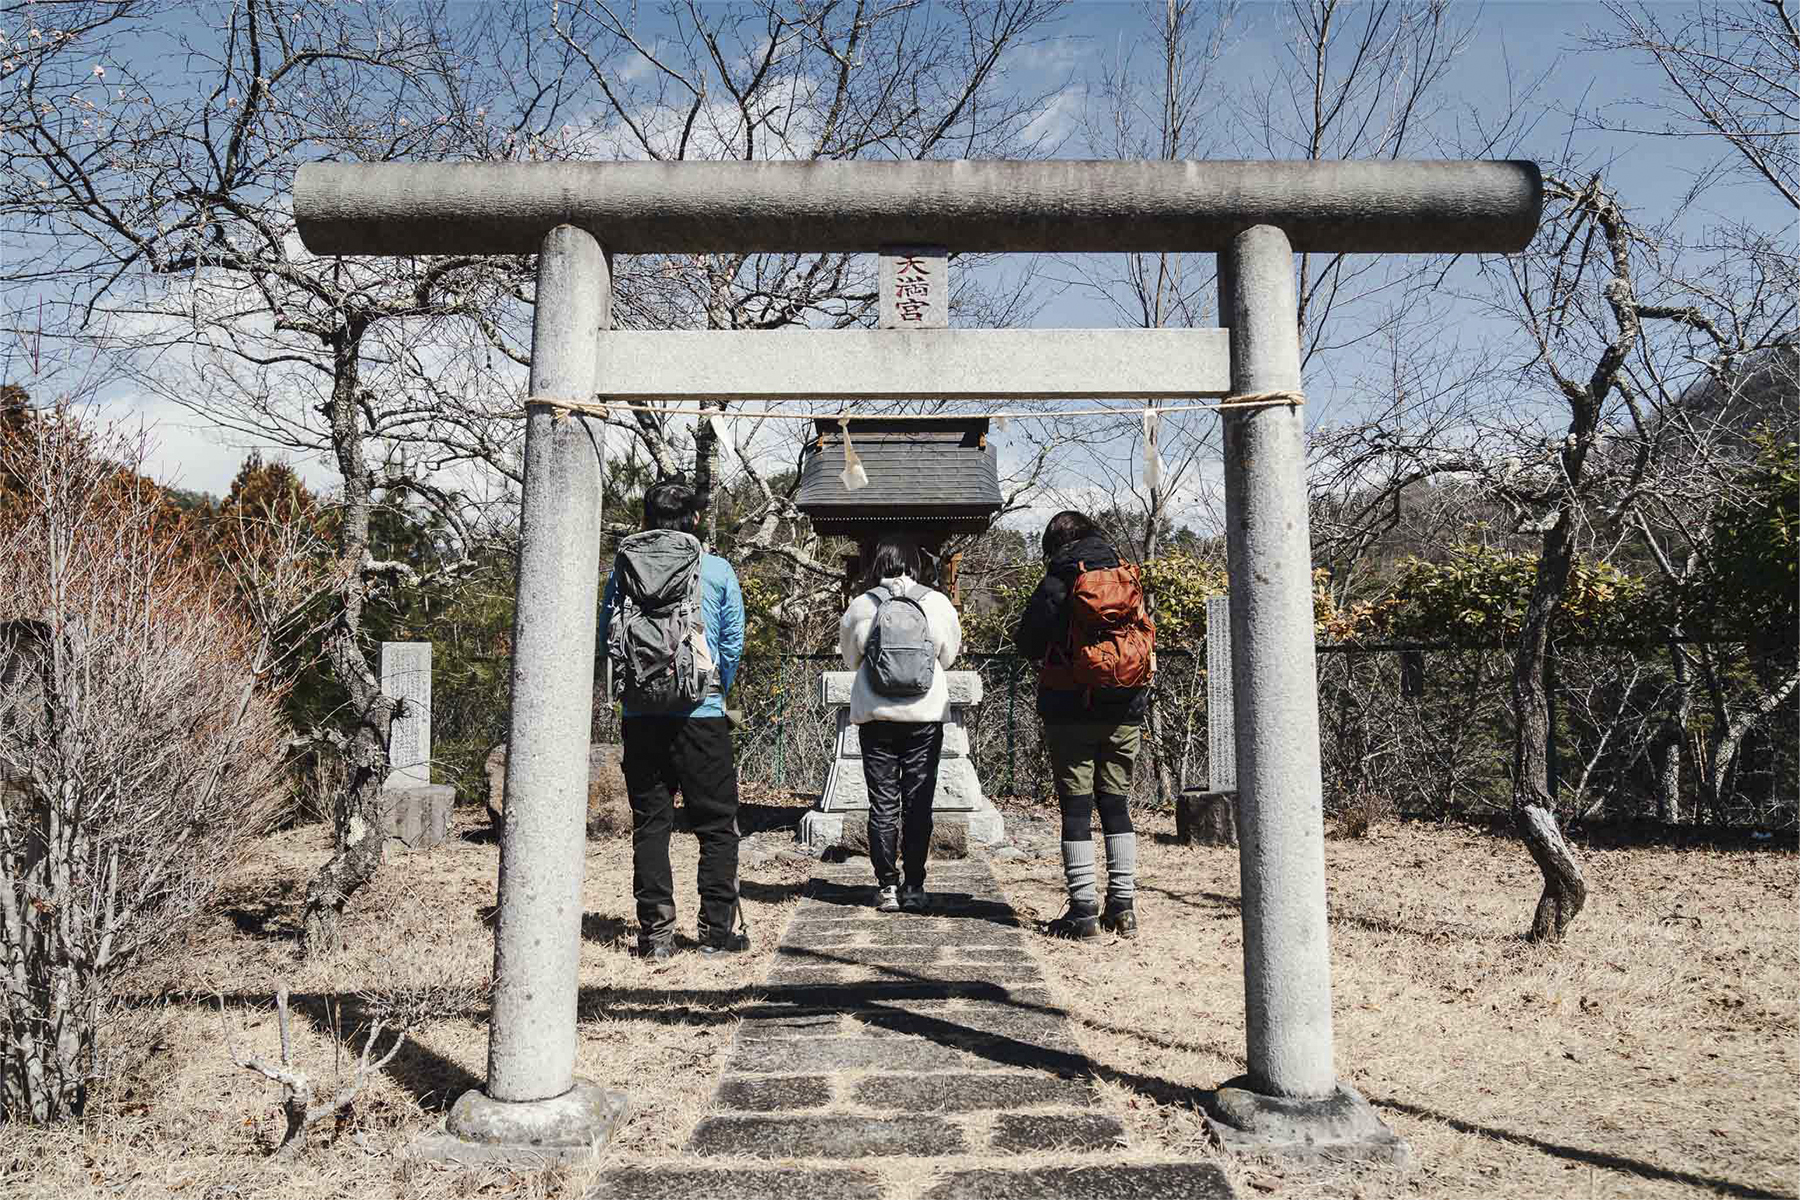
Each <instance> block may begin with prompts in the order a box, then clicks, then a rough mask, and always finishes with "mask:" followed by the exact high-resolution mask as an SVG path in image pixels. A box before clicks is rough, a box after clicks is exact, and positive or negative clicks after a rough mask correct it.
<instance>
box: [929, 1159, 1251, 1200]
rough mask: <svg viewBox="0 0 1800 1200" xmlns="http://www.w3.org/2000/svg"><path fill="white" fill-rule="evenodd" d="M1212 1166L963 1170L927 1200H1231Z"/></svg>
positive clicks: (1228, 1186)
mask: <svg viewBox="0 0 1800 1200" xmlns="http://www.w3.org/2000/svg"><path fill="white" fill-rule="evenodd" d="M1231 1196H1232V1192H1231V1184H1230V1183H1229V1182H1228V1181H1227V1180H1226V1178H1225V1173H1224V1172H1223V1171H1221V1170H1219V1168H1217V1167H1215V1166H1213V1165H1212V1164H1211V1163H1149V1164H1139V1163H1118V1164H1109V1165H1105V1166H1093V1167H1037V1168H1033V1169H1031V1170H1025V1171H1008V1170H1004V1169H998V1168H987V1169H983V1170H977V1171H958V1172H956V1173H954V1174H952V1175H951V1176H949V1178H947V1179H944V1180H942V1181H941V1182H939V1183H938V1185H937V1186H936V1187H934V1188H932V1189H931V1190H930V1191H928V1192H926V1193H925V1200H1231Z"/></svg>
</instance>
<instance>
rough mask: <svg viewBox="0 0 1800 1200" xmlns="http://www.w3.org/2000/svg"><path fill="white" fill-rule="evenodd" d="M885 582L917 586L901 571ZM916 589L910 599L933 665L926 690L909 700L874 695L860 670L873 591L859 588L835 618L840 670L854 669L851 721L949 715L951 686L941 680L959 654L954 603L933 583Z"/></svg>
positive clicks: (959, 622) (872, 620)
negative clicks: (930, 645) (926, 634)
mask: <svg viewBox="0 0 1800 1200" xmlns="http://www.w3.org/2000/svg"><path fill="white" fill-rule="evenodd" d="M890 583H897V584H898V585H900V586H901V587H905V588H908V589H911V588H914V587H916V586H917V585H915V584H914V583H913V581H912V579H911V578H910V577H908V576H905V575H902V576H901V577H900V578H899V579H898V580H897V581H890ZM920 591H921V592H922V593H923V594H922V595H918V596H915V597H914V599H916V600H917V601H918V602H919V607H921V608H923V609H924V610H925V621H926V623H927V624H928V625H929V626H930V628H931V640H932V641H933V642H935V643H936V644H937V663H938V669H937V670H936V671H933V672H932V674H931V689H930V690H929V691H927V692H926V693H925V694H924V695H923V696H915V697H913V698H912V699H910V700H896V699H894V698H893V697H891V696H883V695H880V694H878V693H877V692H876V691H875V689H873V688H871V687H870V686H869V674H868V672H867V671H864V670H862V660H863V647H865V646H867V645H868V644H869V631H870V629H872V628H873V627H874V624H875V605H876V598H875V594H874V593H873V592H864V593H863V594H862V595H860V596H858V597H857V598H856V599H854V600H852V601H851V602H850V607H849V608H847V609H845V610H844V616H843V619H842V620H841V621H839V622H838V648H839V649H840V650H842V651H843V654H844V667H845V669H846V670H850V671H855V672H856V682H855V683H854V684H852V685H851V688H850V720H851V722H852V723H853V724H857V725H861V724H863V723H865V722H867V721H943V720H946V719H948V718H949V716H950V687H949V685H948V684H947V683H945V682H944V672H945V671H948V670H949V669H950V664H951V663H953V662H955V661H956V656H957V655H958V654H960V653H962V620H961V618H959V617H958V616H957V615H956V606H955V605H953V604H951V603H950V597H948V596H946V595H944V593H942V592H940V591H937V590H935V589H933V588H921V589H920Z"/></svg>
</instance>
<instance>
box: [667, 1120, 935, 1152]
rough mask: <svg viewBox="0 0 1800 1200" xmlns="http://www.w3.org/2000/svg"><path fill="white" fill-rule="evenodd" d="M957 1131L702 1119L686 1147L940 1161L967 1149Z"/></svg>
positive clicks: (907, 1124)
mask: <svg viewBox="0 0 1800 1200" xmlns="http://www.w3.org/2000/svg"><path fill="white" fill-rule="evenodd" d="M968 1148H969V1146H968V1142H967V1141H966V1140H965V1139H964V1137H963V1132H962V1130H961V1129H960V1128H959V1127H957V1126H955V1125H952V1124H951V1123H950V1122H948V1121H946V1120H944V1118H942V1117H934V1116H921V1115H918V1114H911V1113H908V1114H900V1115H896V1116H889V1117H858V1116H848V1115H845V1114H843V1113H821V1114H818V1115H815V1116H806V1117H724V1116H716V1117H706V1118H704V1119H703V1120H701V1122H700V1125H699V1127H698V1128H696V1129H695V1130H694V1136H693V1138H692V1139H691V1140H690V1141H689V1142H688V1149H689V1150H690V1151H691V1152H693V1153H695V1154H717V1155H725V1154H732V1155H748V1156H752V1157H756V1158H826V1159H843V1158H875V1157H884V1158H892V1157H906V1158H939V1157H942V1156H944V1155H947V1154H962V1153H964V1152H966V1151H967V1150H968Z"/></svg>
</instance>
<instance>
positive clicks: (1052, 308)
mask: <svg viewBox="0 0 1800 1200" xmlns="http://www.w3.org/2000/svg"><path fill="white" fill-rule="evenodd" d="M469 7H470V9H471V10H474V9H475V8H476V7H477V6H475V5H470V6H469ZM1685 7H1686V6H1683V5H1676V4H1667V5H1662V6H1660V7H1659V10H1658V11H1659V15H1660V16H1661V17H1662V19H1664V20H1665V21H1676V20H1678V19H1679V16H1680V14H1681V13H1682V12H1683V11H1684V9H1685ZM1352 11H1353V13H1354V9H1353V10H1352ZM1453 15H1454V16H1455V17H1456V18H1458V19H1460V20H1463V21H1466V22H1471V23H1473V26H1474V41H1473V43H1472V45H1471V46H1470V48H1469V50H1468V51H1467V52H1466V53H1465V54H1464V55H1463V56H1462V57H1461V58H1460V59H1459V60H1458V63H1457V66H1456V68H1455V71H1454V74H1453V76H1452V77H1451V78H1452V87H1451V89H1450V93H1451V94H1450V99H1451V100H1452V101H1453V102H1454V103H1455V104H1456V105H1457V106H1458V108H1459V109H1460V110H1461V112H1460V113H1458V114H1455V115H1454V116H1453V115H1451V114H1446V116H1445V118H1444V120H1443V122H1442V126H1441V130H1440V132H1441V133H1442V134H1443V135H1444V137H1445V138H1446V139H1447V140H1448V139H1450V138H1451V137H1453V136H1454V134H1455V131H1456V127H1457V124H1458V122H1460V123H1461V126H1462V128H1463V130H1464V131H1465V132H1466V131H1467V130H1469V129H1471V128H1473V126H1474V124H1475V123H1478V122H1487V121H1491V120H1492V119H1494V117H1495V116H1496V115H1497V114H1498V113H1500V112H1501V111H1503V110H1504V109H1505V107H1506V105H1507V103H1508V100H1509V95H1510V94H1511V91H1512V90H1513V89H1516V88H1518V87H1520V86H1522V85H1523V84H1524V83H1526V82H1530V81H1536V80H1538V78H1539V77H1540V76H1541V77H1542V84H1541V91H1540V93H1539V94H1538V97H1537V101H1536V106H1537V107H1538V108H1539V109H1541V115H1539V116H1538V117H1537V118H1536V120H1535V122H1534V123H1533V124H1532V125H1531V127H1530V129H1529V131H1528V132H1527V133H1526V134H1525V135H1524V137H1523V139H1522V141H1521V143H1520V153H1521V155H1522V156H1525V157H1538V158H1544V159H1548V158H1553V157H1563V156H1565V155H1566V154H1567V153H1569V152H1573V156H1574V157H1577V158H1579V159H1581V160H1583V161H1585V162H1586V163H1588V164H1590V165H1591V166H1593V167H1595V168H1604V169H1605V170H1606V172H1607V177H1608V179H1609V181H1610V184H1611V186H1612V187H1613V188H1614V189H1615V190H1616V191H1617V192H1618V193H1619V194H1620V196H1621V198H1622V200H1623V201H1624V202H1625V203H1626V204H1627V206H1628V207H1630V208H1632V209H1635V210H1637V211H1639V212H1640V213H1643V214H1645V215H1647V216H1653V215H1656V214H1660V213H1662V212H1665V211H1668V210H1669V209H1670V208H1671V207H1672V206H1673V205H1675V204H1676V203H1677V202H1678V200H1679V198H1680V197H1681V195H1682V193H1683V192H1684V190H1685V189H1686V187H1687V186H1688V184H1689V182H1690V181H1691V178H1692V176H1693V173H1694V172H1695V171H1696V170H1697V169H1698V168H1699V167H1700V166H1702V165H1704V161H1703V160H1709V159H1710V157H1711V156H1712V155H1713V154H1714V153H1715V152H1716V147H1715V145H1704V146H1696V144H1695V143H1694V142H1692V141H1687V140H1682V139H1673V138H1649V137H1628V136H1623V135H1617V134H1611V133H1606V132H1601V131H1598V130H1596V129H1594V128H1593V127H1592V125H1591V123H1590V122H1587V121H1575V120H1574V119H1573V116H1572V114H1574V113H1576V112H1578V111H1580V112H1584V113H1588V114H1593V113H1608V112H1611V113H1617V114H1620V115H1621V116H1622V115H1623V106H1626V105H1628V104H1629V103H1630V102H1631V101H1632V100H1634V99H1639V98H1644V97H1648V96H1652V95H1655V94H1657V93H1658V92H1659V91H1660V89H1661V87H1662V79H1661V76H1660V74H1659V73H1657V72H1656V71H1655V70H1654V69H1653V68H1651V67H1648V66H1646V65H1645V64H1643V63H1641V62H1639V61H1637V60H1635V59H1633V58H1632V57H1630V56H1628V55H1625V54H1621V53H1616V52H1615V53H1606V54H1601V53H1596V52H1593V51H1590V50H1587V49H1586V48H1584V46H1583V44H1582V43H1583V38H1584V37H1585V36H1586V35H1587V34H1588V33H1589V31H1590V30H1591V29H1596V28H1607V27H1609V26H1610V24H1611V18H1610V17H1609V15H1608V13H1607V12H1606V10H1605V9H1604V8H1603V7H1602V6H1601V5H1599V4H1590V3H1550V2H1544V3H1490V4H1487V5H1485V6H1477V5H1475V4H1462V5H1458V6H1456V7H1455V9H1454V10H1453ZM1147 31H1148V26H1147V24H1146V23H1145V13H1144V10H1142V9H1140V8H1138V7H1136V6H1133V5H1127V4H1121V3H1078V4H1076V5H1074V6H1073V8H1072V9H1071V11H1070V12H1069V14H1068V16H1067V17H1066V19H1065V20H1064V21H1063V22H1062V23H1061V24H1060V25H1059V26H1058V27H1057V29H1056V30H1055V32H1054V34H1053V35H1052V36H1050V37H1049V38H1047V39H1046V40H1045V41H1043V42H1042V43H1040V44H1039V45H1038V46H1037V47H1035V48H1034V49H1033V51H1032V52H1031V53H1030V55H1029V56H1028V59H1027V60H1025V61H1022V62H1021V63H1020V70H1021V73H1022V75H1023V77H1024V78H1025V79H1026V80H1027V81H1029V82H1033V83H1037V84H1039V85H1041V86H1048V85H1050V84H1052V83H1054V84H1060V85H1062V94H1061V95H1060V97H1059V98H1057V99H1056V100H1055V101H1054V102H1053V104H1052V105H1051V107H1050V109H1049V110H1047V112H1046V115H1045V122H1046V125H1045V127H1046V128H1054V129H1056V130H1057V131H1058V132H1060V133H1063V134H1065V135H1066V136H1067V139H1068V140H1067V141H1065V142H1064V143H1063V148H1062V155H1063V156H1065V157H1088V156H1090V154H1091V151H1090V149H1089V148H1088V147H1087V146H1085V145H1084V144H1083V143H1082V141H1081V139H1080V136H1079V128H1078V122H1077V121H1076V120H1075V117H1076V116H1077V115H1078V114H1079V113H1080V111H1081V110H1082V107H1083V105H1084V104H1085V103H1087V93H1088V89H1090V88H1091V87H1093V86H1095V85H1096V83H1097V80H1098V77H1099V72H1100V68H1101V64H1102V62H1103V60H1104V58H1105V57H1106V56H1108V55H1110V54H1115V53H1117V52H1118V50H1119V49H1120V47H1121V46H1122V45H1124V44H1125V43H1126V42H1128V41H1129V39H1130V38H1131V37H1132V36H1133V35H1134V34H1137V33H1140V32H1147ZM1290 36H1291V34H1290V32H1289V31H1288V29H1287V27H1286V6H1285V5H1282V4H1269V3H1262V4H1248V5H1245V6H1244V7H1243V9H1242V10H1241V12H1240V19H1239V21H1238V22H1237V24H1236V26H1235V29H1234V31H1233V35H1232V41H1231V42H1230V45H1229V49H1228V52H1227V55H1226V57H1225V60H1224V63H1223V65H1222V67H1221V70H1222V71H1224V70H1228V71H1229V75H1228V76H1227V75H1225V74H1221V76H1220V78H1221V79H1222V80H1225V79H1229V80H1230V81H1231V83H1232V84H1233V85H1241V84H1243V83H1245V82H1252V83H1254V82H1262V81H1267V80H1268V79H1269V78H1270V77H1271V76H1272V75H1273V74H1274V73H1275V72H1277V71H1278V70H1280V69H1281V67H1280V62H1281V51H1282V48H1283V45H1284V44H1285V39H1287V38H1289V37H1290ZM1209 132H1212V133H1215V134H1216V138H1215V139H1209V140H1215V141H1216V144H1217V145H1219V146H1221V147H1230V146H1233V145H1237V146H1242V145H1243V144H1244V135H1245V134H1246V132H1247V131H1246V130H1244V129H1242V128H1231V127H1226V128H1220V129H1217V130H1216V131H1209ZM1446 144H1447V142H1446ZM1241 155H1242V152H1240V153H1238V154H1230V153H1227V155H1226V156H1231V157H1237V156H1241ZM1711 197H1712V200H1713V201H1714V202H1715V203H1716V204H1718V205H1719V207H1720V208H1721V209H1727V208H1728V209H1729V213H1728V215H1730V216H1732V217H1734V218H1737V219H1742V220H1747V221H1750V222H1751V223H1753V224H1763V225H1765V226H1766V227H1768V228H1780V227H1782V226H1783V225H1785V224H1786V223H1788V222H1790V221H1791V219H1792V214H1791V211H1789V210H1787V209H1785V208H1784V207H1782V206H1780V205H1779V203H1778V202H1777V201H1776V200H1775V199H1774V198H1773V197H1772V196H1769V195H1767V194H1766V193H1765V192H1763V191H1759V190H1757V189H1754V188H1741V189H1735V190H1733V191H1731V192H1726V191H1723V190H1721V191H1717V192H1714V193H1711ZM1693 219H1694V220H1695V221H1696V222H1700V221H1703V220H1705V219H1707V214H1704V213H1696V214H1695V216H1694V218H1693ZM1047 274H1049V275H1052V276H1054V275H1058V274H1062V275H1066V274H1067V272H1057V271H1054V270H1052V271H1049V272H1047ZM1040 300H1041V303H1042V309H1041V311H1040V313H1039V315H1038V317H1037V319H1036V321H1035V322H1034V323H1035V324H1038V325H1040V326H1047V327H1080V326H1095V325H1109V324H1113V323H1115V318H1114V316H1113V314H1112V312H1111V311H1110V310H1109V309H1108V307H1107V306H1106V305H1105V304H1103V303H1102V302H1101V301H1100V300H1099V299H1098V298H1097V297H1095V296H1094V295H1093V294H1092V292H1091V291H1090V290H1087V289H1084V288H1080V287H1071V288H1062V289H1059V288H1057V287H1056V286H1054V285H1053V284H1049V283H1046V286H1045V288H1044V290H1043V292H1042V294H1041V296H1040ZM1461 319H1463V320H1466V321H1468V322H1471V323H1473V322H1476V321H1477V320H1478V318H1476V317H1475V316H1474V315H1473V314H1468V315H1466V316H1465V317H1464V318H1461ZM1464 332H1468V330H1464ZM1309 386H1310V381H1309ZM1321 399H1322V400H1328V397H1322V398H1321ZM140 404H141V401H139V400H137V399H136V398H131V397H120V398H119V399H117V400H116V401H115V402H114V403H113V404H112V405H111V408H110V411H111V413H112V414H113V415H116V416H128V415H136V416H138V417H140V418H141V419H145V420H147V421H150V422H152V423H153V424H154V426H155V427H156V436H157V438H158V440H159V441H160V443H161V448H160V450H159V452H158V455H157V458H156V459H155V460H154V461H153V463H152V464H151V465H152V469H153V470H154V471H155V472H156V473H157V474H159V475H161V476H163V477H164V478H167V479H170V480H171V481H174V482H178V483H179V484H181V485H182V486H186V487H190V488H196V489H200V490H206V491H212V492H221V491H223V490H224V488H225V487H226V486H227V485H228V483H229V480H230V478H231V476H232V474H233V473H234V472H235V470H236V468H237V465H238V463H239V462H240V461H241V459H242V457H243V455H244V453H245V452H246V447H245V445H244V444H243V442H242V441H241V439H236V438H232V437H228V436H225V435H223V434H221V433H220V432H219V431H217V430H214V429H210V428H207V427H204V426H201V425H198V424H196V423H195V421H194V419H193V418H192V417H191V416H189V415H187V414H185V413H182V412H181V411H180V410H177V409H174V408H173V407H172V406H167V405H156V406H148V407H140ZM1319 411H1321V412H1323V411H1326V409H1325V408H1324V407H1323V406H1322V407H1321V408H1320V410H1319ZM299 465H300V466H301V468H302V470H303V471H304V472H305V473H306V474H307V475H308V476H309V477H310V478H311V479H312V480H313V481H314V482H315V483H317V484H320V485H329V484H330V482H331V480H332V474H331V472H330V470H329V469H328V468H327V467H326V466H325V465H324V464H306V463H302V464H299Z"/></svg>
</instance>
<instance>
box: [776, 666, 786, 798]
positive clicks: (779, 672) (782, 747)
mask: <svg viewBox="0 0 1800 1200" xmlns="http://www.w3.org/2000/svg"><path fill="white" fill-rule="evenodd" d="M775 694H776V695H777V696H779V697H780V703H779V705H778V707H777V709H776V713H775V786H776V787H778V788H784V787H786V786H787V703H788V696H787V655H785V654H783V655H781V656H780V657H779V658H777V659H776V660H775Z"/></svg>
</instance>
